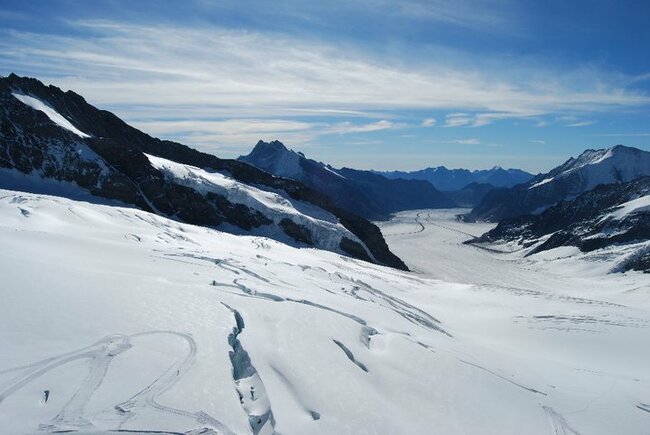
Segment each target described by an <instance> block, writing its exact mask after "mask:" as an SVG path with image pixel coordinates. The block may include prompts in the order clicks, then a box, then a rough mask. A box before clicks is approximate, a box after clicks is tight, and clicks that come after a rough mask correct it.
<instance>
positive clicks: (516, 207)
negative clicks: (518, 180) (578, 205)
mask: <svg viewBox="0 0 650 435" xmlns="http://www.w3.org/2000/svg"><path fill="white" fill-rule="evenodd" d="M647 175H650V152H647V151H642V150H640V149H637V148H631V147H626V146H623V145H617V146H615V147H612V148H608V149H600V150H587V151H585V152H583V153H582V154H580V155H579V156H578V157H576V158H573V157H572V158H570V159H569V160H567V161H566V162H565V163H563V164H562V165H560V166H558V167H557V168H555V169H553V170H552V171H550V172H548V173H546V174H540V175H537V176H536V177H534V178H533V179H531V180H530V181H528V182H527V183H524V184H519V185H516V186H514V187H511V188H509V189H495V190H492V191H490V192H488V193H487V194H486V195H485V197H484V198H483V200H482V201H481V202H480V203H479V204H478V205H477V206H476V207H474V209H473V210H472V211H471V213H469V214H468V215H467V216H466V219H469V220H487V221H495V222H496V221H500V220H502V219H507V218H513V217H516V216H521V215H526V214H539V213H541V212H542V211H544V210H545V209H546V208H548V207H550V206H552V205H554V204H556V203H558V202H559V201H562V200H567V199H572V198H575V197H576V196H577V195H580V194H581V193H583V192H586V191H589V190H591V189H593V188H594V187H596V186H597V185H599V184H611V183H625V182H628V181H631V180H633V179H635V178H638V177H640V176H647Z"/></svg>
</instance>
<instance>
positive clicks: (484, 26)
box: [0, 0, 650, 172]
mask: <svg viewBox="0 0 650 435" xmlns="http://www.w3.org/2000/svg"><path fill="white" fill-rule="evenodd" d="M649 22H650V2H647V1H626V0H621V1H599V0H591V1H586V0H562V1H559V0H547V1H543V2H540V1H534V0H519V1H515V0H483V1H474V0H455V1H442V0H428V1H425V0H402V1H388V0H328V1H316V0H314V1H303V0H287V1H282V0H276V1H252V0H222V1H217V0H215V1H211V0H185V1H165V0H158V1H151V0H139V1H122V0H110V1H101V0H96V1H81V0H79V1H73V0H48V1H38V0H33V1H29V2H28V1H24V0H21V1H13V0H3V1H2V3H0V75H4V76H6V75H8V74H9V73H11V72H15V73H16V74H19V75H25V76H30V77H36V78H38V79H40V80H41V81H43V82H45V83H47V84H54V85H56V86H59V87H60V88H62V89H64V90H68V89H72V90H74V91H75V92H77V93H78V94H81V95H83V96H84V97H85V98H86V100H87V101H88V102H90V103H91V104H93V105H95V106H97V107H99V108H102V109H106V110H110V111H112V112H114V113H115V114H117V115H118V116H119V117H121V118H122V119H124V120H125V121H126V122H128V123H130V124H132V125H134V126H135V127H137V128H139V129H141V130H143V131H145V132H147V133H149V134H151V135H153V136H157V137H160V138H166V139H172V140H177V141H180V142H182V143H185V144H187V145H190V146H193V147H195V148H197V149H200V150H202V151H206V152H210V153H213V154H216V155H218V156H220V157H237V156H239V155H242V154H247V153H248V152H249V151H250V149H251V148H252V147H253V146H254V145H255V143H256V142H257V141H258V140H260V139H262V140H273V139H278V140H280V141H282V142H284V143H285V144H286V145H287V146H288V147H290V148H292V149H295V150H298V151H302V152H304V153H305V154H306V155H307V156H308V157H311V158H314V159H316V160H320V161H323V162H326V163H329V164H331V165H333V166H335V167H342V166H348V167H354V168H361V169H381V170H390V169H400V170H414V169H421V168H424V167H435V166H438V165H445V166H447V167H452V168H454V167H464V168H469V169H479V168H489V167H492V166H496V165H499V166H502V167H516V168H521V169H525V170H528V171H531V172H546V171H548V170H549V169H551V168H552V167H554V166H556V165H558V164H560V163H562V162H563V161H565V160H566V159H567V158H569V157H570V156H575V155H577V154H579V153H580V152H582V151H583V150H585V149H587V148H604V147H609V146H612V145H616V144H624V145H629V146H635V147H638V148H641V149H645V150H650V25H648V23H649Z"/></svg>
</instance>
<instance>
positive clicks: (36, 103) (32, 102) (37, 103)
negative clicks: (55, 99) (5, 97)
mask: <svg viewBox="0 0 650 435" xmlns="http://www.w3.org/2000/svg"><path fill="white" fill-rule="evenodd" d="M11 95H13V96H14V97H16V98H17V99H18V100H19V101H21V102H22V103H24V104H26V105H28V106H29V107H31V108H33V109H35V110H39V111H41V112H43V113H45V114H46V115H47V117H48V118H50V120H51V121H52V122H54V123H55V124H56V125H58V126H59V127H61V128H65V129H66V130H68V131H71V132H73V133H74V134H76V135H77V136H79V137H81V138H86V137H90V135H89V134H86V133H84V132H83V131H81V130H79V129H78V128H77V127H75V126H74V125H72V123H71V122H70V121H68V120H67V119H66V118H65V117H64V116H63V115H61V114H60V113H59V112H57V111H56V110H54V109H53V108H52V107H50V106H49V105H48V104H46V103H44V102H43V101H41V100H39V99H38V98H34V97H32V96H29V95H23V94H19V93H17V92H12V94H11Z"/></svg>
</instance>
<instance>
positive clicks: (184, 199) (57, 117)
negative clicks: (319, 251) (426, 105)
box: [0, 74, 406, 269]
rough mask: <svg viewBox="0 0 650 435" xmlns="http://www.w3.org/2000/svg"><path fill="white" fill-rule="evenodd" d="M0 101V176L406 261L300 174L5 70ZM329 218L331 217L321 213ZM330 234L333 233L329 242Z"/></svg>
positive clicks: (389, 261) (199, 221)
mask: <svg viewBox="0 0 650 435" xmlns="http://www.w3.org/2000/svg"><path fill="white" fill-rule="evenodd" d="M0 110H1V112H0V171H1V174H0V184H2V183H5V184H7V183H8V181H6V180H9V179H15V178H16V176H17V174H20V175H21V176H23V177H24V176H29V177H30V178H31V179H32V181H34V180H35V182H34V183H32V186H33V187H34V186H35V188H39V186H45V185H47V184H48V183H49V184H52V183H59V184H66V185H67V186H74V188H75V189H78V190H82V191H84V192H87V193H89V194H90V195H92V196H93V197H96V198H103V199H109V200H115V201H119V202H121V203H123V204H129V205H133V206H135V207H138V208H141V209H143V210H147V211H151V212H155V213H158V214H161V215H164V216H167V217H173V218H175V219H178V220H180V221H183V222H187V223H191V224H196V225H204V226H210V227H219V228H233V229H237V231H238V232H243V233H245V232H247V231H252V232H253V233H256V234H263V235H268V236H271V237H274V236H275V238H278V239H279V240H282V241H287V242H293V243H295V244H297V245H298V246H303V245H304V246H311V245H314V246H316V247H319V248H323V249H330V250H334V251H336V252H340V253H343V254H346V255H350V256H353V257H358V258H363V259H365V260H370V261H374V262H377V263H380V264H385V265H388V266H392V267H397V268H401V269H405V268H406V266H405V265H404V263H403V262H402V261H401V260H400V259H399V258H398V257H396V256H395V255H394V254H392V253H391V252H390V250H389V249H388V247H387V245H386V243H385V241H384V239H383V237H382V235H381V233H380V231H379V229H378V228H377V227H376V226H374V225H373V224H371V223H370V222H368V221H366V220H365V219H363V218H361V217H359V216H355V215H353V214H351V213H349V212H346V211H344V210H341V209H339V208H337V207H336V206H334V205H333V204H332V203H331V202H330V201H329V200H328V199H327V198H326V197H324V196H323V195H322V194H320V193H318V192H316V191H314V190H312V189H310V188H308V187H306V186H305V185H303V184H302V183H300V182H297V181H294V180H290V179H286V178H279V177H274V176H272V175H270V174H268V173H266V172H263V171H261V170H259V169H257V168H254V167H252V166H250V165H247V164H245V163H242V162H238V161H236V160H227V159H219V158H217V157H215V156H213V155H210V154H206V153H202V152H199V151H197V150H194V149H192V148H189V147H187V146H185V145H182V144H179V143H175V142H171V141H164V140H160V139H156V138H153V137H151V136H149V135H147V134H145V133H143V132H141V131H139V130H137V129H135V128H133V127H131V126H129V125H127V124H126V123H125V122H123V121H122V120H120V119H119V118H118V117H117V116H115V115H114V114H112V113H110V112H107V111H103V110H99V109H97V108H95V107H93V106H92V105H90V104H88V103H87V102H86V101H85V100H84V99H83V98H82V97H81V96H79V95H77V94H75V93H74V92H72V91H67V92H63V91H62V90H60V89H58V88H56V87H54V86H46V85H44V84H43V83H41V82H39V81H38V80H35V79H31V78H23V77H18V76H16V75H14V74H12V75H10V76H9V77H4V78H0ZM147 155H151V156H157V157H160V158H163V159H167V160H169V161H171V162H175V163H177V164H181V165H188V166H190V167H193V168H195V169H196V170H200V171H204V172H205V173H211V172H214V173H219V174H221V175H222V176H223V177H225V178H227V179H228V180H229V182H233V183H239V184H241V185H245V186H250V187H251V188H253V189H258V190H259V191H261V192H263V193H264V195H266V196H267V197H269V198H271V199H272V200H273V201H276V202H278V204H284V205H286V204H285V201H286V202H287V203H289V205H290V206H292V207H293V208H294V209H295V210H299V211H298V213H299V214H300V215H302V218H301V219H298V218H297V217H296V216H297V215H296V214H291V213H289V214H288V215H287V216H284V217H283V218H278V216H276V215H269V213H270V212H269V211H268V209H269V207H266V208H264V207H256V206H254V203H252V202H251V201H244V200H234V199H233V198H232V197H228V195H224V194H223V191H219V190H218V189H203V190H201V189H197V187H196V186H195V185H191V184H188V183H186V182H183V180H182V179H176V178H174V177H170V176H169V174H165V173H164V172H163V171H161V170H160V169H159V168H156V167H155V166H154V165H152V162H151V161H150V159H149V158H148V157H147ZM3 180H5V181H3ZM219 192H221V193H219ZM273 195H277V196H273ZM252 204H253V206H252ZM302 204H307V205H309V207H303V206H302ZM270 208H271V209H274V208H273V206H271V207H270ZM276 208H277V207H276ZM305 210H308V211H307V212H306V211H305ZM305 213H307V216H305ZM282 219H288V220H291V221H292V223H291V224H290V223H288V222H287V221H286V220H285V221H283V220H282ZM332 219H334V220H335V221H336V222H334V223H332V222H330V221H331V220H332ZM319 220H320V221H321V223H322V225H321V224H317V225H314V226H313V228H310V227H309V226H306V225H305V224H304V223H305V221H308V222H310V223H311V222H314V221H319ZM281 222H284V223H283V224H282V223H281ZM327 231H329V233H328V236H327V237H322V238H321V239H317V240H316V241H315V240H314V237H312V236H313V234H311V233H312V232H314V233H319V234H323V232H327ZM318 240H327V244H326V245H319V244H318ZM333 240H338V242H336V246H333V245H332V241H333ZM308 241H311V242H312V244H311V245H310V243H307V242H308ZM350 241H351V242H353V243H354V249H352V248H351V246H352V244H351V243H350ZM361 252H362V253H363V255H361V254H360V253H361Z"/></svg>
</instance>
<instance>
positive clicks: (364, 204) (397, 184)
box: [239, 141, 454, 219]
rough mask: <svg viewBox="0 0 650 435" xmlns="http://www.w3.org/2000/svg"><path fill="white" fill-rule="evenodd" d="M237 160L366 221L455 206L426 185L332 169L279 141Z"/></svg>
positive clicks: (418, 182) (256, 148) (262, 144)
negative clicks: (313, 192)
mask: <svg viewBox="0 0 650 435" xmlns="http://www.w3.org/2000/svg"><path fill="white" fill-rule="evenodd" d="M239 160H240V161H242V162H245V163H248V164H250V165H253V166H255V167H257V168H260V169H262V170H264V171H267V172H269V173H271V174H273V175H276V176H280V177H287V178H292V179H294V180H299V181H301V182H303V183H305V184H306V185H307V186H309V187H311V188H313V189H314V190H316V191H318V192H322V193H323V194H324V195H326V196H327V197H328V198H329V199H330V200H331V201H332V202H333V203H334V204H336V205H337V206H339V207H341V208H343V209H345V210H348V211H350V212H352V213H355V214H359V215H361V216H364V217H367V218H372V219H383V218H386V217H388V215H390V214H391V213H394V212H397V211H400V210H408V209H419V208H446V207H452V206H454V203H453V201H451V200H450V199H449V198H448V197H447V196H446V195H444V194H443V193H442V192H440V191H438V190H437V189H435V188H434V187H433V186H431V185H430V184H428V183H426V182H423V181H417V180H389V179H387V178H385V177H383V176H381V175H378V174H375V173H373V172H371V171H361V170H357V169H350V168H342V169H334V168H332V167H331V166H329V165H326V164H324V163H321V162H317V161H315V160H311V159H308V158H306V157H305V156H304V155H303V154H302V153H299V152H295V151H293V150H289V149H287V148H286V147H285V146H284V145H283V144H282V143H281V142H279V141H272V142H263V141H259V142H258V143H257V145H256V146H255V148H253V150H252V151H251V152H250V153H249V154H248V155H246V156H241V157H239Z"/></svg>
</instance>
